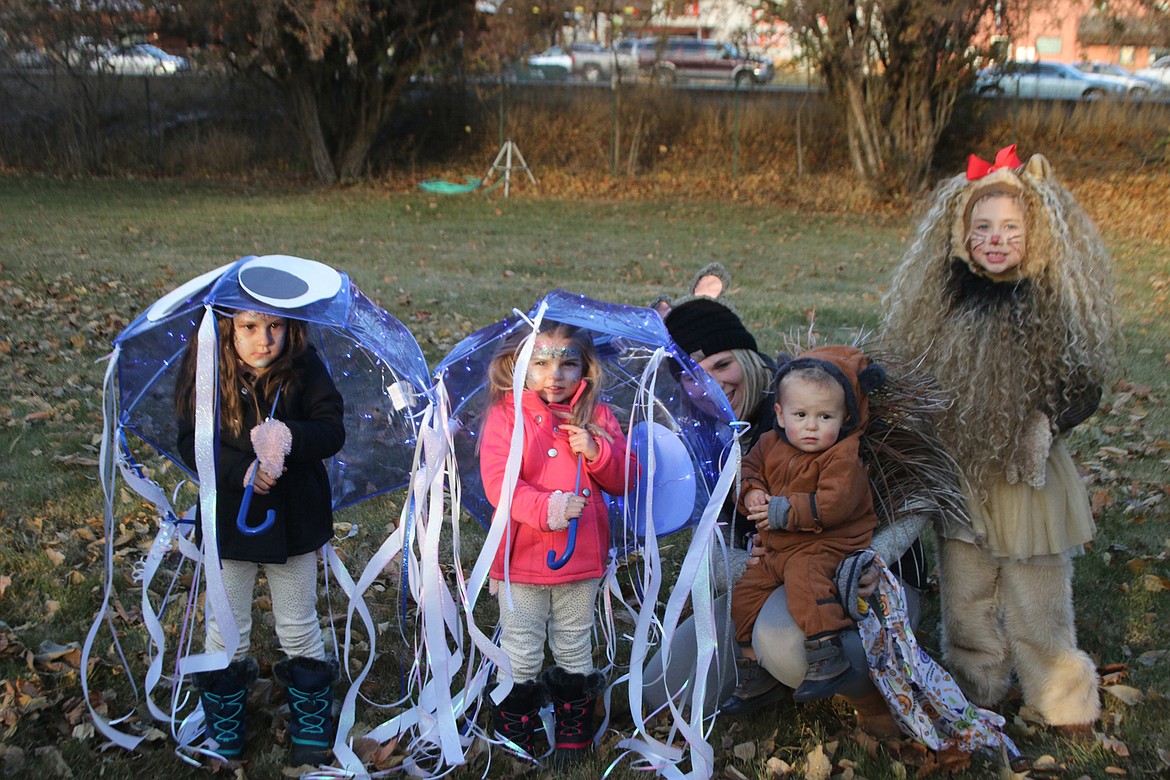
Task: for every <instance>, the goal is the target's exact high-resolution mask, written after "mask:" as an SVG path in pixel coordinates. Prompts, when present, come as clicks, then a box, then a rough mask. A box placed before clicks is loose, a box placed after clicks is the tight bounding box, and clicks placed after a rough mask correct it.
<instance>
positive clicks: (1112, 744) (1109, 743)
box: [1098, 735, 1129, 758]
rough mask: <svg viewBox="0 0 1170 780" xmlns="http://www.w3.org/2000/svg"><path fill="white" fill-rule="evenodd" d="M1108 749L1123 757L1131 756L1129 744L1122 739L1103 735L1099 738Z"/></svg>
mask: <svg viewBox="0 0 1170 780" xmlns="http://www.w3.org/2000/svg"><path fill="white" fill-rule="evenodd" d="M1098 739H1099V740H1100V742H1101V744H1102V745H1103V746H1104V747H1105V749H1106V750H1109V751H1112V752H1114V753H1116V754H1117V755H1119V756H1121V757H1122V758H1129V746H1128V745H1126V744H1125V743H1124V742H1122V741H1121V740H1120V739H1116V738H1114V737H1107V736H1104V735H1101V736H1100V737H1099V738H1098Z"/></svg>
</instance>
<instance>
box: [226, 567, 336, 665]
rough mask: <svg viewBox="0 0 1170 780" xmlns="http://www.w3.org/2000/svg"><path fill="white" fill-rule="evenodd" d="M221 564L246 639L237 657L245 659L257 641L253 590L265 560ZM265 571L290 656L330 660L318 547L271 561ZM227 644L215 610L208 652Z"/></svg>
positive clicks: (283, 645)
mask: <svg viewBox="0 0 1170 780" xmlns="http://www.w3.org/2000/svg"><path fill="white" fill-rule="evenodd" d="M221 563H222V564H223V584H224V587H225V588H226V589H227V596H228V603H229V604H231V607H232V615H234V616H235V618H236V626H237V627H238V628H239V629H240V643H239V645H238V646H237V647H236V653H235V659H234V660H239V659H241V658H243V657H244V656H246V655H247V654H248V649H249V647H250V645H251V641H252V594H253V591H254V590H255V588H256V573H257V571H258V570H259V568H260V564H258V563H253V562H252V561H228V560H224V561H221ZM264 574H265V576H266V577H268V590H269V593H270V594H271V595H272V616H273V617H274V618H275V619H276V636H277V638H278V639H279V640H280V648H281V649H282V650H284V652H285V655H287V656H288V657H289V658H293V657H296V656H304V657H306V658H315V659H317V660H325V640H324V637H323V636H322V635H321V624H320V623H319V622H318V620H317V553H316V551H313V552H308V553H305V554H304V555H296V556H293V557H292V558H289V559H288V560H287V561H286V562H285V563H266V564H264ZM224 647H226V645H225V644H224V641H223V637H222V636H220V633H219V626H217V625H216V624H215V616H214V615H212V614H211V612H210V611H209V612H207V640H206V650H207V652H209V653H215V652H219V651H221V650H223V649H224Z"/></svg>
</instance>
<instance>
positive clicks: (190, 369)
mask: <svg viewBox="0 0 1170 780" xmlns="http://www.w3.org/2000/svg"><path fill="white" fill-rule="evenodd" d="M238 313H240V312H235V311H218V310H217V311H216V312H215V325H216V330H217V331H218V333H219V338H218V341H219V417H220V421H221V423H222V425H223V428H224V429H225V430H226V431H228V432H230V433H231V435H233V436H240V435H241V434H242V433H243V432H244V417H245V409H244V405H245V403H248V404H250V405H251V407H252V409H253V410H254V411H255V413H256V418H257V419H263V418H264V417H265V416H266V415H267V414H268V412H269V410H268V409H261V408H260V406H259V403H260V399H261V398H272V397H273V395H274V394H275V393H276V388H278V387H282V386H283V387H284V388H285V389H286V390H287V389H288V387H289V386H291V385H292V384H294V383H295V382H296V380H297V375H296V372H295V371H294V370H293V362H294V361H295V360H296V359H297V358H298V357H300V356H301V355H302V354H303V353H304V352H305V350H306V349H308V344H309V342H308V336H307V333H306V329H305V323H304V322H303V321H301V320H294V319H289V318H288V317H285V318H284V320H285V322H286V323H287V325H288V331H287V335H286V337H285V342H284V349H283V350H282V351H281V353H280V355H278V356H277V358H276V360H274V361H273V362H272V364H271V365H269V366H268V368H267V369H266V370H265V371H264V373H262V374H260V375H259V376H255V375H254V374H252V372H251V371H250V370H248V368H247V367H246V366H245V365H244V363H243V361H241V360H240V357H239V355H237V354H236V347H235V343H236V341H235V335H236V323H235V315H236V314H238ZM261 313H263V314H267V312H261ZM269 316H283V315H269ZM198 333H199V326H198V325H196V327H195V330H194V331H193V333H192V336H191V339H190V341H189V342H188V343H187V349H186V350H185V351H184V352H183V360H182V362H181V363H180V364H179V375H178V378H177V379H176V380H175V413H176V414H177V415H179V416H180V417H188V418H189V419H194V417H195V363H196V360H197V356H198V354H199V338H198ZM245 383H247V384H248V385H250V386H252V387H253V389H254V390H255V392H251V393H248V394H247V395H244V394H243V393H241V392H240V390H239V389H240V386H241V385H243V384H245Z"/></svg>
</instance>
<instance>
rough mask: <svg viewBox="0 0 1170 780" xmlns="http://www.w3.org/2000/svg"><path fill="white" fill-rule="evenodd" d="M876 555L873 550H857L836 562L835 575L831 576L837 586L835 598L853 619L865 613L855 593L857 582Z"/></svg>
mask: <svg viewBox="0 0 1170 780" xmlns="http://www.w3.org/2000/svg"><path fill="white" fill-rule="evenodd" d="M876 557H877V554H876V553H875V552H874V551H873V550H858V551H857V552H855V553H853V554H852V555H850V556H849V557H847V558H845V559H844V560H843V561H841V563H840V564H838V566H837V575H836V576H835V577H833V584H835V585H836V586H837V598H839V599H840V600H841V606H843V607H844V608H845V612H846V613H847V614H848V615H849V617H851V618H853V619H854V620H861V618H862V615H864V614H865V610H863V609H862V607H861V599H860V598H859V597H858V595H857V583H858V581H859V580H860V579H861V575H862V574H864V573H865V570H866V569H868V568H869V567H870V566H871V565H873V562H874V559H875V558H876ZM866 609H868V607H866Z"/></svg>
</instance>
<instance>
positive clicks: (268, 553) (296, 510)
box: [178, 348, 345, 563]
mask: <svg viewBox="0 0 1170 780" xmlns="http://www.w3.org/2000/svg"><path fill="white" fill-rule="evenodd" d="M294 368H295V371H296V376H297V377H298V379H297V380H296V381H295V382H289V383H287V384H286V386H285V387H284V388H283V389H282V391H281V393H280V401H279V402H278V404H277V407H276V414H275V415H273V416H274V417H275V418H276V419H278V420H280V421H282V422H283V423H284V424H285V425H287V426H288V428H289V431H291V433H292V450H291V452H289V454H288V456H287V457H286V458H285V461H284V465H285V469H286V470H285V472H284V474H283V475H282V476H281V477H280V479H278V480H277V481H276V484H275V485H273V487H272V490H270V491H269V493H268V495H266V496H261V495H253V496H252V503H251V506H250V507H249V509H248V525H249V526H253V527H254V526H257V525H259V524H260V523H261V522H263V520H264V518H265V516H266V515H267V512H268V510H269V509H274V510H276V520H275V524H274V525H273V526H272V528H270V529H269V530H267V531H265V532H264V533H262V534H259V535H257V536H247V535H245V534H242V533H240V531H239V530H238V529H237V527H236V515H237V514H238V513H239V511H240V503H241V502H242V501H243V499H244V489H245V488H244V476H245V475H246V474H247V472H248V467H249V466H250V465H251V464H252V461H253V460H255V459H256V453H255V451H254V450H253V448H252V440H251V437H250V433H251V430H252V428H253V427H255V426H256V425H258V424H259V423H261V422H263V419H262V418H261V419H256V418H257V414H256V412H255V411H254V410H252V411H249V412H248V413H247V415H246V417H245V419H244V426H243V433H242V434H241V435H240V436H232V435H230V434H229V433H228V432H227V431H226V430H223V429H221V430H220V439H219V452H218V454H217V457H216V463H215V476H216V482H217V483H218V484H217V493H216V505H215V510H216V533H217V535H218V537H219V554H220V557H221V558H226V559H229V560H236V561H254V562H256V563H284V562H286V561H287V560H288V559H289V558H290V557H292V556H294V555H303V554H304V553H307V552H311V551H313V550H316V549H318V548H320V547H321V546H322V545H324V544H325V542H327V541H329V539H330V538H331V537H332V536H333V509H332V504H333V501H332V496H331V492H330V489H329V475H328V473H327V472H326V470H325V464H324V463H323V462H322V461H324V460H325V459H327V458H330V457H332V456H333V455H335V454H336V453H337V452H338V451H339V450H340V449H341V447H342V445H343V444H345V423H344V420H343V412H344V406H343V401H342V398H341V394H340V393H339V392H338V391H337V388H336V387H335V386H334V384H333V380H332V379H330V377H329V372H328V371H327V370H326V369H325V364H324V363H322V362H321V359H320V358H319V357H318V356H317V353H316V351H315V350H313V349H312V348H310V349H309V350H308V351H306V353H305V354H304V355H302V356H301V357H300V358H297V360H296V361H295V362H294ZM239 391H240V392H241V393H245V394H247V393H254V392H256V391H255V388H254V387H253V385H252V384H251V383H250V382H246V383H245V384H243V385H242V386H241V387H240V388H239ZM259 402H260V403H259V408H260V409H261V410H263V415H264V417H267V415H268V412H269V411H270V410H271V409H272V399H271V398H260V399H259ZM245 409H252V405H251V404H247V405H246V406H245ZM178 444H179V452H180V453H181V455H182V456H183V460H184V461H186V463H187V464H188V465H189V466H190V467H191V468H192V469H194V468H195V421H194V419H190V418H188V417H187V416H186V415H180V418H179V437H178ZM201 527H202V526H200V525H197V526H196V528H197V529H198V528H201ZM196 541H197V542H198V543H200V544H201V543H202V539H201V534H200V533H197V535H196Z"/></svg>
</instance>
